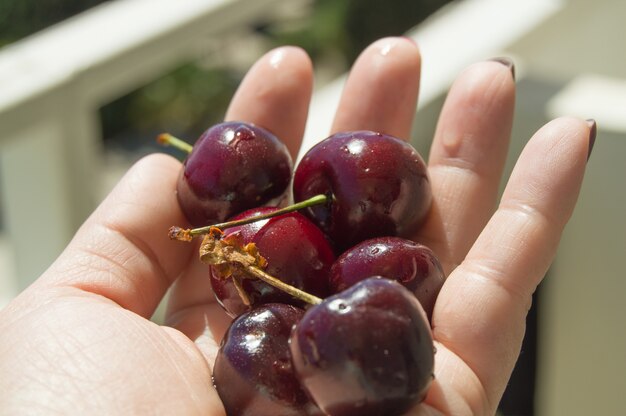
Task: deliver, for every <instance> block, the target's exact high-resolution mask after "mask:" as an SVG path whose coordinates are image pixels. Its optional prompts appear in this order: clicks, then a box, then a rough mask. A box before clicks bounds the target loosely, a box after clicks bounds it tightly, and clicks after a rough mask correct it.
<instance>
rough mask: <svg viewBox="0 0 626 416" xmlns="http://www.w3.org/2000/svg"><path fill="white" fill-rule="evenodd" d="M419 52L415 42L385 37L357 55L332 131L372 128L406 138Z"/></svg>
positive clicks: (412, 112)
mask: <svg viewBox="0 0 626 416" xmlns="http://www.w3.org/2000/svg"><path fill="white" fill-rule="evenodd" d="M420 72H421V55H420V51H419V48H418V46H417V44H416V43H415V42H413V41H412V40H410V39H408V38H405V37H386V38H382V39H379V40H377V41H375V42H374V43H372V44H371V45H369V46H368V47H367V48H366V49H365V50H364V51H363V52H362V53H361V54H360V55H359V57H358V58H357V60H356V61H355V63H354V65H353V67H352V70H351V71H350V74H349V76H348V80H347V82H346V85H345V87H344V90H343V93H342V96H341V100H340V103H339V108H338V111H337V115H336V117H335V120H334V122H333V127H332V131H333V132H337V131H347V130H373V131H378V132H381V133H386V134H391V135H393V136H396V137H399V138H404V139H407V138H408V137H409V135H410V131H411V126H412V122H413V117H414V115H415V109H416V106H417V96H418V92H419V81H420Z"/></svg>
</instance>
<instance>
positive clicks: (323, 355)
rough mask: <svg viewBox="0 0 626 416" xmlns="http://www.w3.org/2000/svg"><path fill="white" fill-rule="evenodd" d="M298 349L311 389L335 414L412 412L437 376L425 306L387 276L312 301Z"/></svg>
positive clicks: (301, 374) (296, 359)
mask: <svg viewBox="0 0 626 416" xmlns="http://www.w3.org/2000/svg"><path fill="white" fill-rule="evenodd" d="M290 348H291V353H292V360H293V364H294V368H295V372H296V374H297V376H298V378H299V379H300V381H301V383H302V385H303V386H304V389H305V390H306V391H307V392H308V393H309V395H310V396H311V397H312V398H313V400H314V401H315V403H316V404H317V405H318V406H319V407H320V408H321V409H322V410H323V411H324V412H325V413H327V414H329V415H332V416H352V415H381V416H382V415H385V416H393V415H401V414H404V412H406V411H407V410H408V409H409V408H411V407H412V406H413V405H415V404H416V403H419V402H420V401H421V400H423V398H424V397H425V395H426V392H427V390H428V387H429V385H430V383H431V381H432V379H433V366H434V347H433V340H432V336H431V332H430V326H429V325H428V321H427V319H426V315H425V313H424V310H423V309H422V307H421V305H420V303H419V302H418V301H417V299H416V298H415V296H413V294H412V293H411V292H409V291H408V290H407V289H406V288H405V287H404V286H402V285H400V284H399V283H397V282H395V281H392V280H389V279H385V278H381V277H371V278H368V279H366V280H363V281H361V282H359V283H357V284H356V285H354V286H352V287H350V288H348V289H347V290H345V291H343V292H341V293H339V294H337V295H333V296H331V297H329V298H326V299H325V300H324V301H322V302H321V303H320V304H318V305H316V306H313V307H311V308H310V309H309V310H308V311H307V312H306V313H305V315H304V317H303V318H302V319H301V320H300V322H299V323H298V324H297V325H296V327H295V328H294V331H293V333H292V335H291V337H290Z"/></svg>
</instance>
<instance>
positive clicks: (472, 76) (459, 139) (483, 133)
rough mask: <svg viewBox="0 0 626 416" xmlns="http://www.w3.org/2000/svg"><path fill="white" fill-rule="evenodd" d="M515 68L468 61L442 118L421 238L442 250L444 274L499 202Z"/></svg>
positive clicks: (459, 258) (433, 152) (431, 163)
mask: <svg viewBox="0 0 626 416" xmlns="http://www.w3.org/2000/svg"><path fill="white" fill-rule="evenodd" d="M502 63H504V65H503V64H502ZM512 68H513V66H512V63H510V62H507V61H500V62H497V61H489V62H481V63H477V64H474V65H472V66H470V67H469V68H468V69H466V70H465V71H464V72H463V73H462V74H461V75H460V76H459V78H458V79H457V80H456V82H455V83H454V85H453V86H452V88H451V89H450V92H449V94H448V97H447V99H446V101H445V104H444V106H443V109H442V112H441V116H440V118H439V123H438V125H437V130H436V133H435V138H434V141H433V145H432V147H431V152H430V157H429V169H428V170H429V174H430V179H431V184H432V189H433V199H434V202H433V211H432V215H431V217H430V219H429V220H428V221H427V223H426V224H425V226H424V227H423V230H422V231H421V236H420V237H419V241H421V242H424V243H425V244H426V245H428V246H430V247H431V248H432V249H433V250H434V251H435V252H436V253H437V254H438V256H439V257H440V259H441V261H442V264H443V266H444V269H445V270H446V274H448V273H449V272H450V271H451V270H452V269H453V268H454V267H455V266H456V265H457V264H459V263H460V262H461V261H462V260H463V258H464V257H465V255H466V254H467V251H468V250H469V248H470V246H471V244H472V242H474V240H475V239H476V237H477V236H478V234H479V233H480V230H482V229H483V227H484V226H485V224H486V223H487V220H488V219H489V217H490V216H491V214H492V213H493V211H494V210H495V207H496V198H497V195H498V187H499V184H500V178H501V175H502V169H503V167H504V163H505V161H506V155H507V150H508V145H509V138H510V135H511V126H512V122H513V110H514V105H515V82H514V78H513V76H512Z"/></svg>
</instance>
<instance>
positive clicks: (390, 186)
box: [293, 131, 432, 252]
mask: <svg viewBox="0 0 626 416" xmlns="http://www.w3.org/2000/svg"><path fill="white" fill-rule="evenodd" d="M293 194H294V199H295V200H296V201H302V200H305V199H308V198H310V197H312V196H314V195H317V194H326V195H331V196H332V202H331V203H330V204H326V205H324V206H315V207H311V208H308V209H307V210H306V211H304V212H305V213H306V215H308V216H309V217H310V218H311V219H312V220H313V221H314V222H315V223H316V224H318V226H319V227H320V228H321V229H322V230H323V231H324V232H325V233H326V234H328V236H329V237H330V239H331V241H333V242H334V243H335V244H336V246H337V249H338V251H339V252H342V251H344V250H345V249H347V248H349V247H351V246H353V245H355V244H357V243H359V242H361V241H363V240H366V239H368V238H373V237H381V236H400V237H407V238H408V237H411V236H412V234H413V233H415V231H416V230H417V228H418V227H419V226H420V225H421V223H422V222H423V220H424V218H425V217H426V214H427V213H428V211H429V209H430V205H431V200H432V196H431V187H430V181H429V179H428V175H427V171H426V166H425V164H424V161H423V160H422V158H421V156H420V155H419V154H418V153H417V151H416V150H415V149H414V148H413V147H412V146H411V145H410V144H408V143H406V142H404V141H402V140H400V139H397V138H395V137H392V136H389V135H385V134H380V133H375V132H371V131H354V132H346V133H337V134H334V135H332V136H330V137H328V138H327V139H325V140H323V141H321V142H320V143H318V144H317V145H315V146H314V147H312V148H311V149H310V150H309V151H308V152H307V153H306V154H305V155H304V157H303V159H302V160H301V161H300V163H299V164H298V166H297V168H296V171H295V174H294V183H293Z"/></svg>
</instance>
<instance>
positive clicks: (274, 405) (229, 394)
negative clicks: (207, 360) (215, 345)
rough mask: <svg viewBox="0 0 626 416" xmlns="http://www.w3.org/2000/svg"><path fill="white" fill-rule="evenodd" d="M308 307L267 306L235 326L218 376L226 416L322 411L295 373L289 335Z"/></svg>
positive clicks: (225, 344)
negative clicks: (309, 396) (303, 388)
mask: <svg viewBox="0 0 626 416" xmlns="http://www.w3.org/2000/svg"><path fill="white" fill-rule="evenodd" d="M303 313H304V311H303V310H301V309H298V308H296V307H293V306H290V305H283V304H267V305H263V306H260V307H259V308H257V309H254V310H252V311H250V312H248V313H246V314H243V315H241V316H240V317H239V318H237V319H236V320H234V321H233V322H232V324H231V325H230V327H229V329H228V331H227V333H226V336H225V337H224V339H223V341H222V344H221V346H220V348H219V351H218V353H217V358H216V360H215V365H214V367H213V378H214V383H215V387H216V389H217V392H218V394H219V396H220V398H221V399H222V403H223V404H224V407H225V409H226V414H227V415H232V416H277V415H281V416H299V415H321V414H322V413H321V411H320V410H319V408H317V406H315V405H314V404H313V403H312V402H311V400H310V399H309V398H308V396H307V395H306V393H305V392H304V391H303V390H302V387H301V385H300V382H299V381H298V379H297V378H296V376H295V375H294V373H293V367H292V363H291V352H290V350H289V345H288V338H289V334H290V333H291V329H292V327H293V326H294V325H295V324H296V323H297V322H298V321H299V320H300V318H301V317H302V315H303Z"/></svg>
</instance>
